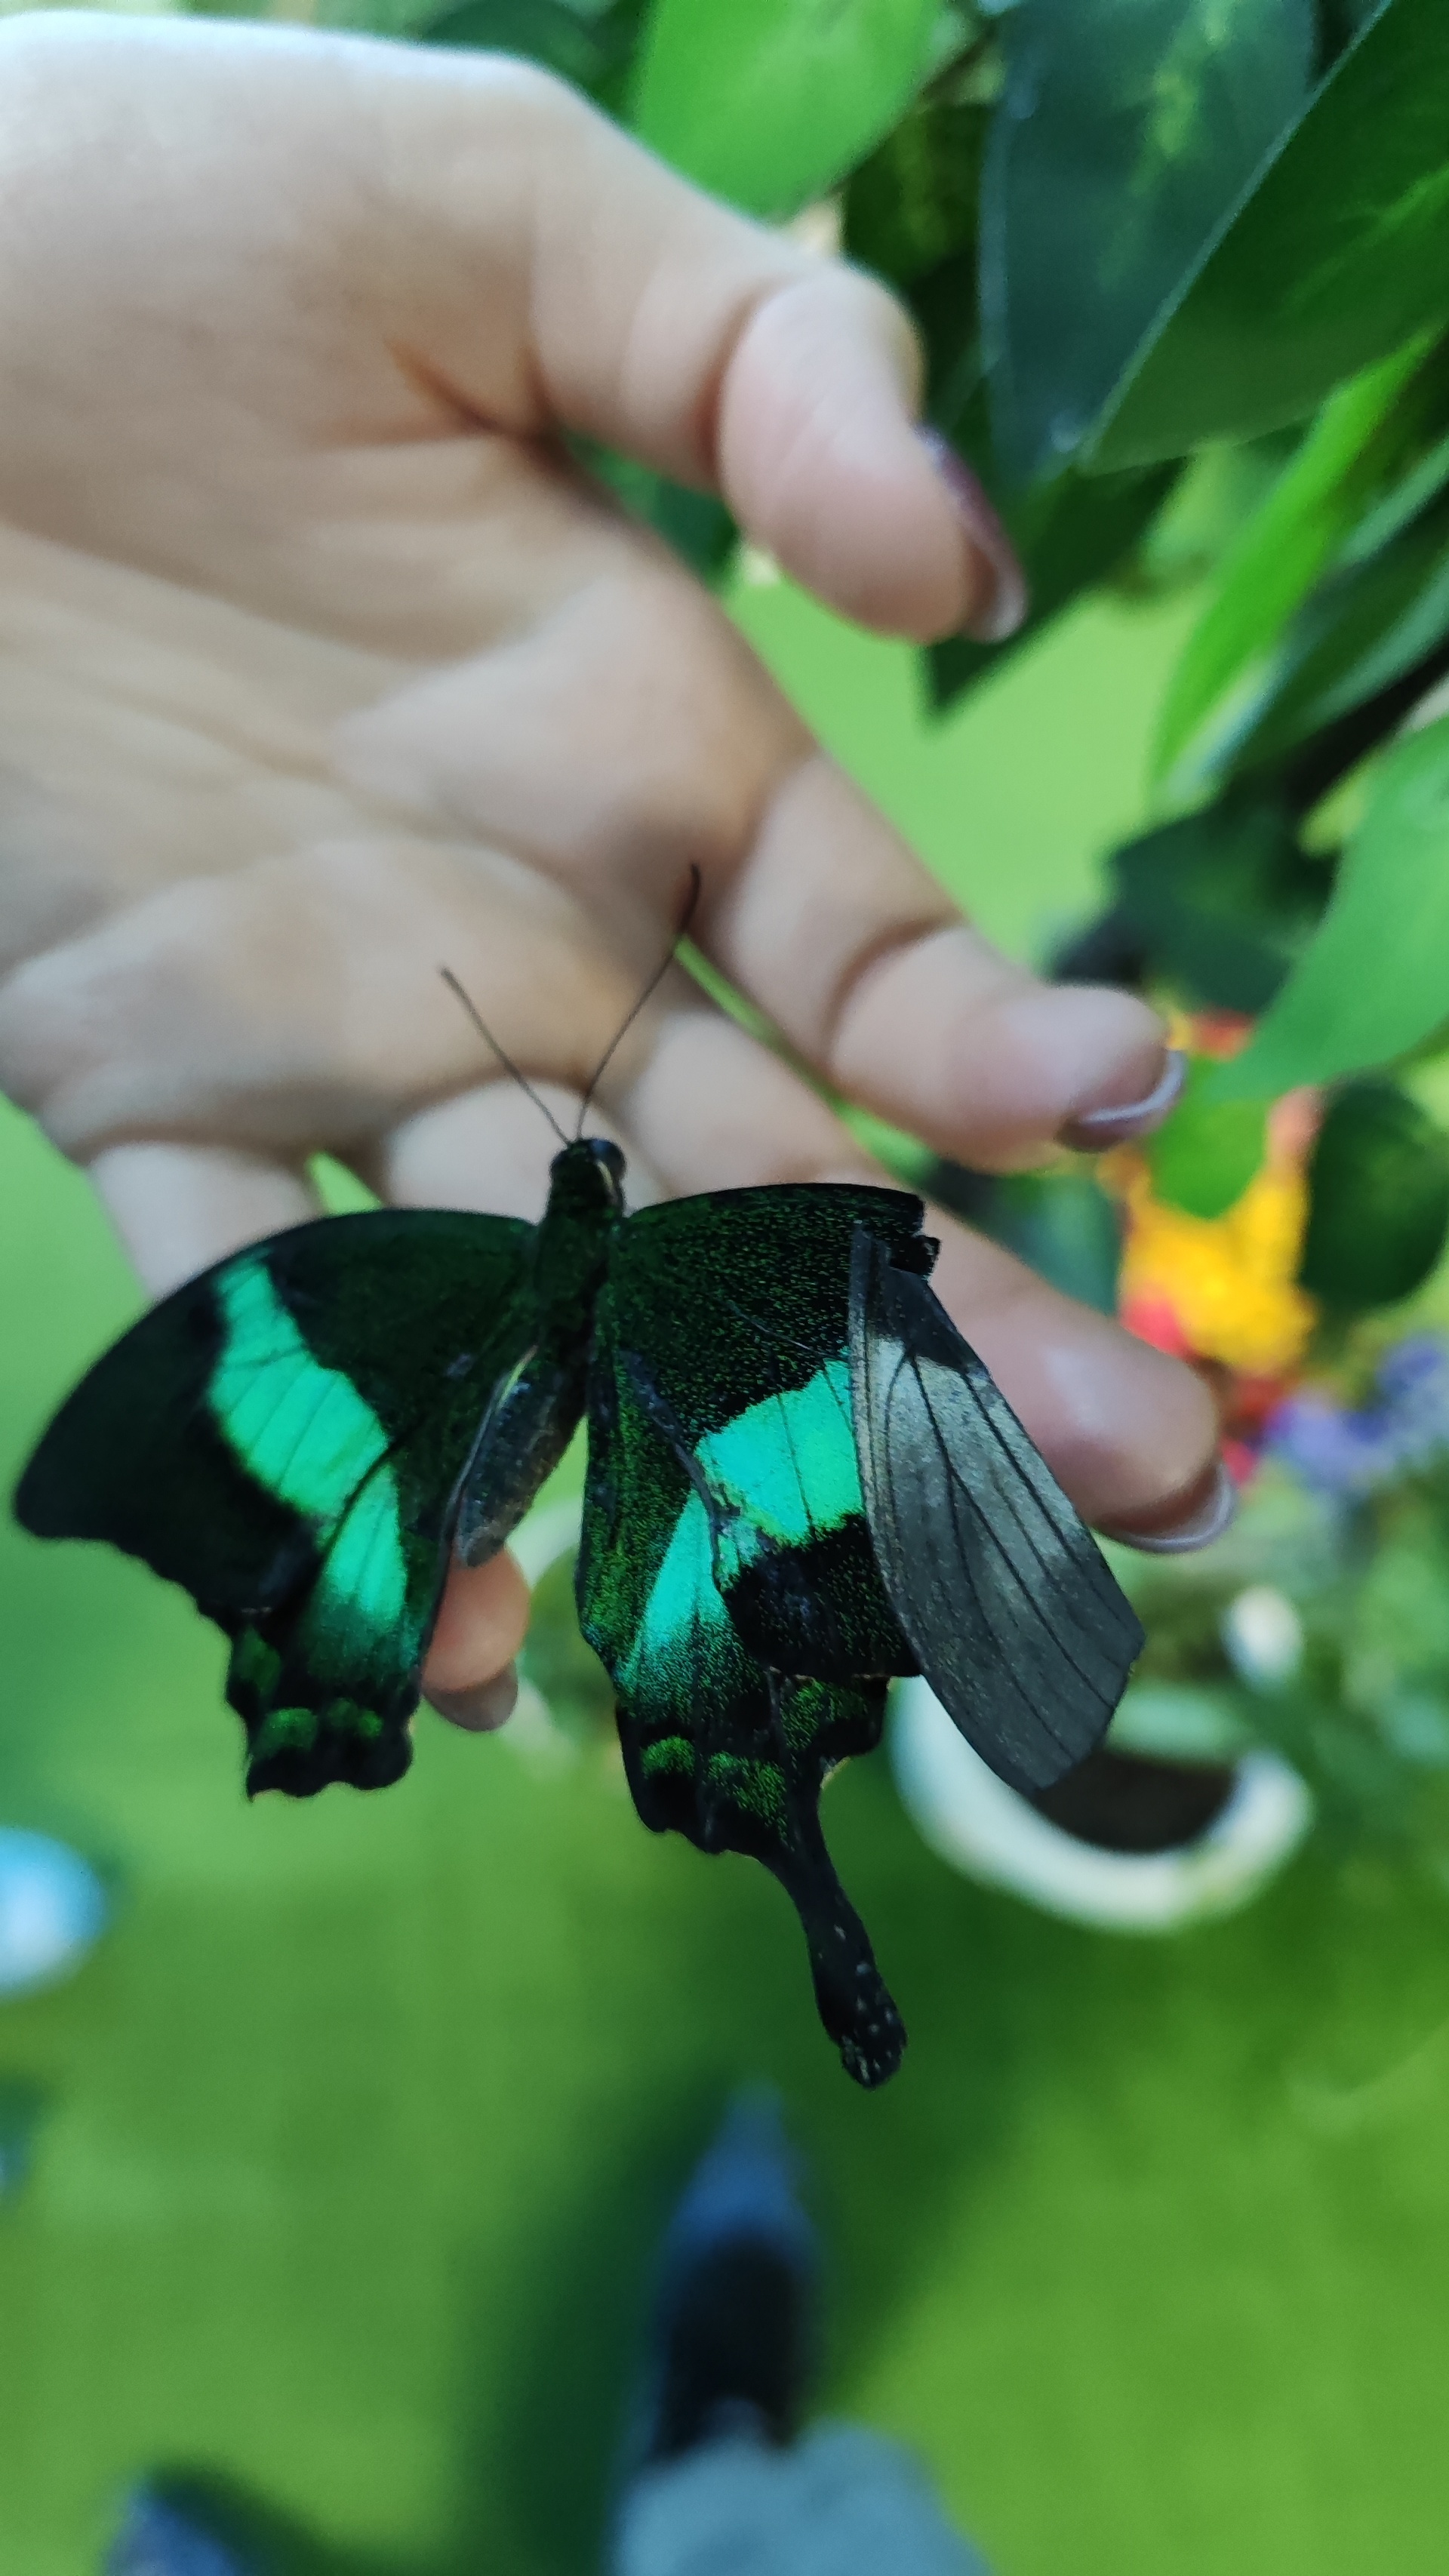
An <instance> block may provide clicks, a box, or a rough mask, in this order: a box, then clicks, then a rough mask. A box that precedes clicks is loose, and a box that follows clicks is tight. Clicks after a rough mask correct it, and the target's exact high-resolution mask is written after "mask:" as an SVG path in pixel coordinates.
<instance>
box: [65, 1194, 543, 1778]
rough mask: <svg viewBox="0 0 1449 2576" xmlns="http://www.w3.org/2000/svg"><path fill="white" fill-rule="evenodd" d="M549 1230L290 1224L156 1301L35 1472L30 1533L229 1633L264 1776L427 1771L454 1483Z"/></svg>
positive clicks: (492, 1224) (519, 1343) (396, 1220)
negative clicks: (119, 1571)
mask: <svg viewBox="0 0 1449 2576" xmlns="http://www.w3.org/2000/svg"><path fill="white" fill-rule="evenodd" d="M532 1231H533V1230H532V1228H531V1227H529V1226H526V1225H523V1224H520V1223H517V1222H515V1221H514V1220H512V1219H509V1218H503V1217H489V1216H471V1215H466V1214H461V1213H452V1212H446V1211H433V1210H429V1211H420V1210H377V1211H375V1212H373V1213H369V1214H365V1215H358V1216H350V1217H333V1218H324V1219H321V1220H319V1221H318V1222H317V1223H316V1224H313V1225H306V1226H298V1227H296V1228H294V1229H292V1230H291V1231H290V1232H288V1233H286V1234H281V1235H277V1236H274V1237H273V1238H272V1239H271V1241H270V1242H267V1243H262V1244H257V1245H255V1246H253V1247H251V1248H250V1249H249V1250H247V1251H245V1252H242V1253H239V1254H237V1255H235V1256H234V1257H233V1258H232V1259H231V1260H229V1261H225V1262H222V1263H221V1264H219V1265H218V1267H217V1268H216V1269H214V1270H210V1271H207V1272H205V1273H204V1274H203V1275H202V1276H201V1277H200V1278H198V1279H193V1280H190V1281H188V1282H187V1284H186V1285H185V1286H184V1287H183V1288H180V1289H178V1290H177V1292H176V1293H175V1295H174V1296H172V1297H169V1298H167V1299H166V1300H165V1301H164V1303H163V1304H161V1305H160V1306H158V1307H156V1308H154V1309H153V1311H152V1312H151V1313H150V1314H149V1315H146V1316H144V1317H143V1318H142V1320H141V1322H140V1323H139V1324H137V1325H136V1326H135V1327H134V1329H133V1330H132V1331H131V1332H130V1333H128V1334H127V1335H126V1336H125V1338H124V1339H123V1340H122V1341H120V1342H119V1343H117V1344H116V1345H115V1347H114V1348H113V1349H112V1350H110V1351H108V1352H107V1353H106V1354H105V1356H104V1357H103V1358H102V1359H101V1360H100V1361H98V1362H97V1364H96V1366H95V1367H94V1368H93V1369H92V1370H91V1372H90V1375H89V1376H88V1377H87V1378H86V1379H84V1380H83V1382H82V1384H81V1385H80V1386H79V1387H78V1388H77V1389H76V1391H75V1393H74V1395H72V1397H71V1398H70V1400H69V1402H68V1403H67V1404H66V1405H64V1406H63V1407H62V1409H61V1411H60V1413H59V1414H58V1415H57V1416H56V1419H55V1421H54V1422H53V1423H52V1424H51V1426H50V1429H49V1431H48V1432H47V1433H46V1435H45V1438H44V1439H43V1440H42V1442H41V1444H40V1447H39V1448H38V1450H37V1451H36V1453H35V1456H34V1457H33V1458H32V1460H31V1462H30V1465H29V1466H28V1468H27V1469H26V1472H25V1475H24V1478H23V1479H22V1482H21V1486H20V1490H19V1493H18V1495H17V1497H16V1509H17V1513H18V1516H19V1518H20V1519H21V1521H22V1522H23V1524H24V1525H25V1527H26V1528H28V1529H30V1530H32V1531H34V1532H35V1533H36V1534H37V1535H38V1536H41V1537H72V1538H95V1539H108V1540H109V1541H110V1542H111V1543H112V1544H113V1545H114V1546H117V1547H121V1548H124V1549H126V1550H127V1551H128V1552H129V1553H130V1554H132V1555H134V1556H139V1557H141V1558H143V1559H144V1560H145V1562H146V1563H147V1564H149V1565H151V1566H152V1567H154V1569H155V1571H156V1572H157V1573H158V1574H162V1575H165V1576H167V1577H168V1578H169V1579H170V1580H171V1581H172V1582H176V1583H180V1584H182V1585H184V1587H185V1588H186V1590H187V1591H188V1592H190V1593H191V1595H192V1597H193V1599H194V1600H195V1601H196V1603H197V1605H198V1607H199V1608H200V1609H201V1610H203V1611H204V1612H205V1613H206V1615H207V1616H208V1617H209V1618H211V1619H214V1620H215V1621H216V1622H217V1624H218V1625H219V1626H220V1627H221V1628H223V1629H224V1630H225V1631H226V1633H227V1634H228V1636H229V1637H230V1638H231V1639H232V1641H233V1642H232V1657H231V1666H230V1672H229V1675H228V1683H227V1696H228V1698H229V1699H230V1700H231V1703H232V1705H233V1707H234V1708H235V1709H236V1710H237V1711H238V1713H239V1714H240V1715H241V1717H242V1718H243V1720H244V1722H245V1725H246V1729H247V1736H248V1746H249V1763H248V1775H247V1776H248V1786H249V1787H250V1788H252V1789H253V1790H255V1789H259V1788H267V1787H279V1788H285V1789H287V1790H289V1791H291V1792H292V1793H293V1794H296V1795H308V1794H310V1793H311V1792H312V1791H314V1790H316V1789H320V1788H322V1787H324V1786H325V1785H326V1783H327V1782H328V1781H330V1780H336V1779H345V1780H351V1781H353V1782H354V1783H355V1784H356V1785H357V1786H359V1787H376V1786H380V1785H382V1784H383V1783H385V1782H386V1781H389V1780H393V1779H396V1778H397V1777H398V1776H399V1774H400V1773H401V1772H402V1771H404V1770H405V1769H406V1767H407V1763H408V1759H409V1747H408V1740H407V1735H406V1732H405V1727H406V1720H407V1718H408V1717H409V1716H410V1714H411V1712H412V1710H413V1708H414V1706H415V1705H416V1702H417V1696H418V1672H419V1667H420V1664H421V1661H422V1656H423V1653H424V1651H425V1649H426V1645H427V1641H428V1637H429V1635H430V1633H431V1629H432V1624H433V1620H434V1617H435V1615H436V1609H437V1603H438V1599H439V1597H440V1594H441V1590H442V1585H443V1580H444V1577H445V1574H446V1570H447V1556H448V1544H449V1538H450V1534H451V1521H452V1513H453V1510H454V1507H455V1498H456V1493H457V1488H458V1484H459V1480H460V1478H461V1476H462V1473H463V1470H464V1468H465V1466H466V1464H467V1462H468V1457H469V1454H470V1451H471V1449H472V1447H473V1443H474V1440H475V1438H476V1435H477V1432H478V1427H479V1423H480V1420H481V1418H482V1416H483V1413H484V1409H485V1407H486V1405H487V1401H488V1397H489V1393H490V1391H491V1389H492V1387H493V1386H494V1384H495V1383H496V1382H497V1380H498V1379H499V1377H500V1376H501V1375H502V1374H503V1373H504V1372H505V1371H506V1370H508V1369H509V1368H511V1367H512V1366H513V1365H514V1364H515V1362H516V1361H517V1360H518V1358H519V1357H520V1356H521V1355H522V1353H523V1351H524V1349H525V1348H526V1347H527V1343H528V1338H529V1324H530V1307H529V1300H528V1295H527V1280H528V1263H529V1251H530V1246H531V1242H532Z"/></svg>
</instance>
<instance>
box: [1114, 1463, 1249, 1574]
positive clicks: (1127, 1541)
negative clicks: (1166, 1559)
mask: <svg viewBox="0 0 1449 2576" xmlns="http://www.w3.org/2000/svg"><path fill="white" fill-rule="evenodd" d="M1237 1508H1238V1489H1237V1486H1236V1485H1235V1484H1234V1483H1233V1480H1232V1477H1231V1476H1230V1475H1229V1474H1228V1471H1227V1469H1226V1467H1225V1466H1224V1465H1223V1462H1222V1460H1221V1458H1219V1459H1216V1460H1215V1461H1214V1464H1213V1466H1212V1468H1211V1469H1210V1471H1209V1477H1208V1485H1207V1492H1206V1494H1205V1495H1203V1496H1202V1498H1201V1499H1200V1500H1198V1501H1195V1502H1194V1504H1193V1506H1192V1509H1191V1510H1190V1512H1189V1513H1188V1514H1187V1517H1186V1519H1184V1520H1179V1521H1174V1522H1170V1523H1169V1525H1168V1527H1167V1528H1166V1529H1159V1530H1130V1529H1104V1530H1103V1532H1102V1535H1103V1537H1104V1538H1111V1539H1115V1540H1116V1541H1117V1543H1118V1545H1119V1546H1121V1547H1135V1548H1136V1549H1137V1551H1138V1553H1139V1554H1140V1555H1142V1556H1187V1555H1189V1554H1190V1552H1191V1551H1192V1549H1193V1548H1195V1547H1210V1546H1211V1545H1212V1542H1213V1540H1214V1539H1215V1538H1221V1537H1222V1534H1223V1532H1224V1530H1225V1529H1227V1527H1228V1526H1229V1524H1230V1522H1231V1521H1232V1520H1233V1517H1234V1515H1235V1514H1236V1512H1237Z"/></svg>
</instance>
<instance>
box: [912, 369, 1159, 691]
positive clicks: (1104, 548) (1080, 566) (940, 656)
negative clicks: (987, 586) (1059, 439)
mask: <svg viewBox="0 0 1449 2576" xmlns="http://www.w3.org/2000/svg"><path fill="white" fill-rule="evenodd" d="M983 415H984V405H983V404H982V403H980V402H979V401H978V402H977V403H976V404H975V405H974V406H973V407H972V409H971V411H970V412H969V413H968V416H967V423H966V425H965V428H964V432H963V431H960V430H958V432H957V439H956V443H957V444H959V445H960V447H961V451H962V453H963V454H964V455H966V456H967V457H968V458H969V459H970V461H971V462H972V463H973V465H975V467H976V469H977V471H978V472H980V471H981V468H982V465H983V463H985V464H986V471H985V474H984V475H983V480H984V481H985V482H986V483H987V486H988V489H989V488H990V487H991V485H992V483H993V482H994V481H995V477H994V476H993V474H992V472H991V469H990V464H989V461H988V460H987V458H986V457H985V456H984V454H983V448H984V440H985V424H984V417H983ZM1176 473H1177V468H1176V467H1175V466H1170V465H1169V466H1154V467H1153V468H1152V470H1151V471H1150V472H1149V473H1146V474H1113V475H1093V476H1090V477H1088V476H1086V475H1081V474H1078V473H1076V472H1075V471H1074V470H1072V469H1071V468H1070V467H1069V468H1068V470H1067V471H1066V473H1064V474H1059V475H1058V476H1057V477H1056V479H1055V480H1054V481H1053V482H1051V483H1037V484H1034V485H1032V486H1031V488H1030V489H1029V490H1027V491H1025V492H1023V491H1020V490H1018V491H1016V492H1014V493H1003V492H1002V491H1001V488H1000V486H999V484H998V485H997V488H996V490H995V491H994V493H993V498H994V499H995V500H996V502H997V505H998V507H999V508H1000V509H1001V515H1002V517H1003V519H1004V521H1005V523H1006V528H1007V533H1008V534H1009V536H1010V538H1011V541H1012V544H1013V545H1014V547H1015V548H1016V552H1017V556H1018V558H1019V560H1020V563H1021V566H1022V569H1023V571H1024V572H1025V574H1026V579H1027V587H1028V590H1029V592H1030V598H1031V605H1030V610H1029V613H1028V616H1027V620H1026V623H1025V625H1024V626H1022V627H1021V628H1020V629H1019V630H1018V632H1017V633H1016V634H1015V635H1013V636H1011V637H1010V638H1009V639H1008V642H1007V643H1006V644H1005V645H1004V646H1003V645H1000V644H974V643H973V642H972V641H971V639H970V637H969V636H966V635H951V636H948V637H947V639H946V641H945V642H944V643H942V644H933V645H932V646H931V647H930V650H929V654H928V656H927V668H928V671H929V674H930V691H931V698H932V703H933V704H934V705H935V707H936V708H937V709H938V710H939V709H941V708H944V707H948V706H950V705H951V703H952V701H953V700H954V699H956V698H958V697H960V696H961V694H962V692H963V691H964V690H966V689H969V688H971V687H973V686H974V684H975V682H976V681H977V680H979V679H981V678H983V677H984V676H985V674H986V672H988V671H992V670H997V669H999V668H1000V665H1001V662H1002V660H1003V658H1004V656H1005V654H1007V653H1009V652H1012V651H1015V650H1016V649H1017V648H1018V647H1019V646H1020V645H1022V644H1024V643H1026V642H1028V641H1029V640H1030V639H1031V638H1032V637H1033V636H1035V635H1038V634H1040V632H1041V630H1042V628H1043V627H1044V626H1047V625H1049V624H1050V622H1051V620H1052V619H1053V618H1054V617H1059V616H1060V615H1061V612H1062V610H1063V609H1064V608H1067V607H1070V605H1071V603H1072V601H1073V600H1074V599H1078V598H1080V597H1081V595H1082V593H1083V591H1086V590H1090V589H1092V588H1093V587H1094V586H1095V584H1097V583H1098V582H1101V581H1105V580H1106V579H1107V578H1108V576H1109V575H1110V574H1111V573H1113V572H1114V571H1115V570H1116V569H1117V567H1118V565H1119V564H1120V563H1121V562H1122V560H1123V558H1124V557H1125V556H1127V555H1129V554H1130V553H1131V552H1132V550H1133V548H1134V547H1135V546H1136V545H1137V543H1138V542H1139V540H1140V538H1141V537H1142V535H1143V533H1144V531H1145V529H1146V528H1147V527H1148V526H1150V524H1151V522H1152V520H1153V518H1154V517H1155V515H1156V513H1157V511H1158V510H1159V509H1160V508H1161V506H1162V503H1163V502H1164V500H1165V499H1166V497H1167V495H1168V493H1169V492H1170V491H1171V489H1172V485H1173V482H1174V480H1175V477H1176Z"/></svg>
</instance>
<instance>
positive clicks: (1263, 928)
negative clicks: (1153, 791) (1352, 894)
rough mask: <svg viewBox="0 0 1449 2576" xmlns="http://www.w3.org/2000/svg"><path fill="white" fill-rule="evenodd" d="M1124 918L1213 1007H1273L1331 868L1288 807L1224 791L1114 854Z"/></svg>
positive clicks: (1181, 986) (1169, 976) (1161, 969)
mask: <svg viewBox="0 0 1449 2576" xmlns="http://www.w3.org/2000/svg"><path fill="white" fill-rule="evenodd" d="M1111 876H1112V880H1113V882H1114V884H1115V886H1116V889H1117V904H1116V915H1117V917H1118V918H1119V919H1120V921H1121V923H1122V925H1123V927H1124V928H1125V929H1126V930H1127V931H1128V932H1129V933H1131V934H1132V935H1133V937H1134V938H1135V940H1136V941H1137V942H1138V944H1139V945H1140V949H1141V952H1142V954H1143V957H1144V960H1145V963H1146V966H1147V968H1148V970H1149V971H1150V972H1152V973H1153V974H1155V975H1159V976H1163V977H1165V978H1166V980H1167V981H1168V982H1170V983H1171V984H1173V985H1174V986H1175V987H1176V989H1177V991H1178V992H1179V994H1180V995H1181V996H1182V997H1183V999H1184V1000H1186V1001H1189V1002H1192V1003H1194V1004H1196V1005H1198V1006H1200V1007H1201V1006H1204V1005H1205V1006H1206V1007H1207V1008H1208V1009H1210V1010H1223V1011H1248V1012H1258V1011H1261V1010H1264V1009H1266V1007H1267V1005H1268V1003H1269V1002H1270V1001H1271V1000H1272V998H1273V996H1274V994H1275V993H1276V992H1277V990H1278V988H1279V986H1280V985H1281V984H1282V982H1283V980H1284V978H1285V976H1286V975H1287V973H1288V971H1289V968H1290V967H1291V965H1292V964H1293V961H1294V960H1295V958H1296V957H1298V956H1299V955H1300V954H1301V952H1302V951H1303V949H1304V948H1305V947H1306V946H1307V944H1308V941H1309V939H1310V937H1311V936H1312V933H1313V930H1314V928H1315V926H1316V924H1317V922H1318V919H1319V916H1320V914H1321V913H1322V911H1323V908H1324V905H1325V903H1326V902H1327V900H1328V894H1329V883H1330V880H1329V874H1328V870H1327V868H1326V867H1325V866H1323V865H1322V864H1321V863H1319V862H1316V861H1314V860H1312V859H1306V858H1305V857H1304V856H1303V853H1302V851H1301V850H1300V849H1299V846H1298V842H1297V839H1296V836H1295V834H1294V831H1293V828H1292V825H1291V823H1290V821H1289V819H1288V816H1287V815H1286V813H1285V812H1284V811H1283V809H1282V807H1281V806H1280V805H1277V804H1275V803H1273V802H1271V801H1259V800H1257V799H1252V798H1246V797H1232V798H1224V799H1223V800H1221V802H1219V803H1218V804H1216V805H1208V806H1205V807H1204V808H1203V810H1202V811H1201V812H1200V813H1197V814H1185V815H1182V816H1180V817H1179V818H1178V820H1177V821H1175V822H1172V823H1163V824H1160V825H1159V826H1158V828H1157V830H1156V831H1153V832H1146V833H1144V834H1142V835H1141V837H1140V838H1139V839H1137V840H1135V841H1129V842H1127V843H1126V844H1125V846H1124V847H1123V848H1121V849H1119V850H1116V851H1114V853H1113V855H1112V860H1111Z"/></svg>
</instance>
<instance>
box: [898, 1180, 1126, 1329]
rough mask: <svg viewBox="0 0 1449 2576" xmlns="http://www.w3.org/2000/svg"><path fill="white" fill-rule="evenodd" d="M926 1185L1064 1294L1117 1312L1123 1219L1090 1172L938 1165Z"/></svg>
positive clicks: (935, 1196) (1103, 1310)
mask: <svg viewBox="0 0 1449 2576" xmlns="http://www.w3.org/2000/svg"><path fill="white" fill-rule="evenodd" d="M921 1186H922V1188H923V1189H924V1190H926V1191H927V1192H928V1194H929V1195H930V1197H931V1198H933V1199H938V1200H939V1201H940V1202H941V1204H942V1206H943V1207H948V1208H951V1209H953V1210H954V1212H955V1214H956V1215H957V1216H961V1217H964V1218H965V1219H966V1222H967V1223H968V1225H973V1226H975V1228H976V1230H977V1232H978V1233H980V1234H987V1235H989V1236H990V1237H991V1240H992V1242H993V1243H1000V1244H1004V1245H1005V1246H1006V1249H1007V1250H1008V1251H1009V1252H1014V1253H1015V1254H1016V1256H1017V1259H1018V1260H1019V1261H1024V1262H1025V1263H1026V1265H1027V1267H1028V1269H1030V1270H1035V1271H1036V1272H1037V1273H1038V1275H1039V1277H1041V1278H1043V1279H1049V1280H1050V1281H1051V1284H1052V1286H1053V1287H1054V1288H1060V1289H1061V1290H1062V1292H1063V1294H1064V1295H1065V1296H1068V1297H1076V1298H1078V1299H1079V1300H1080V1302H1081V1303H1082V1304H1083V1305H1084V1306H1095V1307H1096V1308H1097V1309H1098V1311H1099V1312H1100V1313H1101V1314H1104V1315H1113V1314H1115V1313H1116V1311H1117V1271H1118V1267H1119V1264H1120V1261H1121V1255H1122V1227H1121V1219H1120V1217H1119V1216H1118V1213H1117V1208H1116V1206H1115V1203H1114V1202H1113V1201H1112V1200H1111V1199H1109V1198H1108V1196H1107V1193H1106V1191H1105V1190H1103V1189H1101V1188H1099V1186H1098V1184H1097V1182H1096V1181H1095V1180H1093V1178H1092V1176H1091V1173H1090V1172H1086V1171H1076V1172H1013V1173H1011V1174H1009V1175H1007V1176H1005V1177H1001V1176H999V1175H997V1174H995V1173H990V1172H972V1171H968V1170H967V1169H966V1167H965V1166H964V1165H963V1164H960V1163H938V1164H937V1165H936V1166H935V1168H934V1170H933V1171H931V1172H930V1173H928V1174H927V1176H926V1178H925V1179H924V1180H923V1182H922V1184H921Z"/></svg>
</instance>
